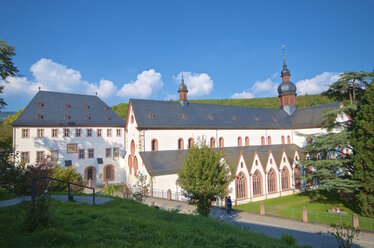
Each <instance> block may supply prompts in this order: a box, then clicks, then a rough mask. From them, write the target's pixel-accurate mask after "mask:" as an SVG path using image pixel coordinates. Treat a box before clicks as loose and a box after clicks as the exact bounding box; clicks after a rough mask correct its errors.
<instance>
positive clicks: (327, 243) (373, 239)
mask: <svg viewBox="0 0 374 248" xmlns="http://www.w3.org/2000/svg"><path fill="white" fill-rule="evenodd" d="M152 202H154V203H155V204H156V206H158V207H160V208H161V209H166V210H172V209H178V210H179V211H180V212H181V213H186V214H192V213H194V207H193V206H190V205H188V204H187V203H184V202H178V201H167V200H164V199H158V198H148V199H147V200H146V203H147V204H148V205H151V203H152ZM211 216H212V217H214V218H216V219H218V220H222V221H225V222H227V223H230V224H234V225H238V226H240V227H242V228H246V229H250V230H252V231H255V232H260V233H264V234H266V235H267V236H271V237H274V238H282V233H289V234H292V235H293V236H294V237H295V239H296V242H297V244H299V245H310V246H312V247H321V248H325V247H338V246H337V241H336V240H335V238H334V237H333V236H332V235H330V234H329V233H328V232H329V230H330V228H329V227H328V226H326V225H319V224H312V223H302V222H300V221H295V220H292V219H286V218H279V217H273V216H261V215H258V214H254V213H249V212H245V211H233V215H231V216H230V215H228V214H227V213H226V211H225V210H224V209H221V208H212V211H211ZM354 243H355V246H354V247H373V248H374V233H368V232H361V233H360V235H359V238H358V239H357V240H355V242H354Z"/></svg>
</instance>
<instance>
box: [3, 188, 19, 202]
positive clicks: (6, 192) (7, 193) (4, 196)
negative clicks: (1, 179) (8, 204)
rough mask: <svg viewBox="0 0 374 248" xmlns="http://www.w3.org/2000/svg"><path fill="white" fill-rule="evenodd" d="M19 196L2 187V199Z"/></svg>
mask: <svg viewBox="0 0 374 248" xmlns="http://www.w3.org/2000/svg"><path fill="white" fill-rule="evenodd" d="M16 197H18V196H17V195H16V194H14V193H12V192H9V191H8V190H5V189H3V188H0V201H5V200H9V199H13V198H16Z"/></svg>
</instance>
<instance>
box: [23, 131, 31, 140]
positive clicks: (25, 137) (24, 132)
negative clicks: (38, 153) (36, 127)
mask: <svg viewBox="0 0 374 248" xmlns="http://www.w3.org/2000/svg"><path fill="white" fill-rule="evenodd" d="M22 138H23V139H28V138H30V129H22Z"/></svg>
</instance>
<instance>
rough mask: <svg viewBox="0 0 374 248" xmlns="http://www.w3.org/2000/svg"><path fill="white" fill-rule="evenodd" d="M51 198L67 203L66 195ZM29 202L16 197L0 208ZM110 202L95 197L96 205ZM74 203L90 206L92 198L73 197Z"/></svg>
mask: <svg viewBox="0 0 374 248" xmlns="http://www.w3.org/2000/svg"><path fill="white" fill-rule="evenodd" d="M52 198H53V199H55V200H59V201H68V196H67V195H52ZM30 200H31V197H30V196H23V197H17V198H13V199H10V200H5V201H0V207H8V206H13V205H16V204H18V203H21V202H23V201H30ZM111 200H113V199H112V198H108V197H102V196H96V197H95V202H96V205H101V204H104V203H106V202H109V201H111ZM74 201H75V202H76V203H88V204H90V205H92V196H74Z"/></svg>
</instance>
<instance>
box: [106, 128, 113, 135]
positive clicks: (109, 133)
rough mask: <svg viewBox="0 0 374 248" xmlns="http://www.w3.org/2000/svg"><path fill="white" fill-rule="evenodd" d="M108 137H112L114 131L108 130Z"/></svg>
mask: <svg viewBox="0 0 374 248" xmlns="http://www.w3.org/2000/svg"><path fill="white" fill-rule="evenodd" d="M106 136H107V137H112V129H107V130H106Z"/></svg>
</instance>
